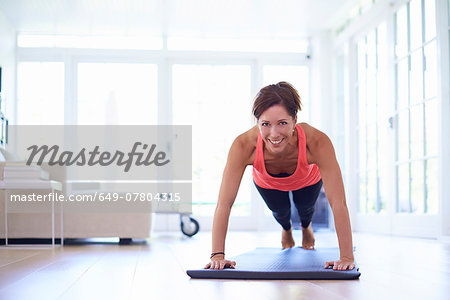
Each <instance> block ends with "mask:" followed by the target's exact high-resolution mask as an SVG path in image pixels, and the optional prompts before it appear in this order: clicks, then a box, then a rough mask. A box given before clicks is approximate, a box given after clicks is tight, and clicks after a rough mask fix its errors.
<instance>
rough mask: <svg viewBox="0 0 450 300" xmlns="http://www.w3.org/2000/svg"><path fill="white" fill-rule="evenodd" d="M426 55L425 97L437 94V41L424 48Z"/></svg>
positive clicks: (428, 97)
mask: <svg viewBox="0 0 450 300" xmlns="http://www.w3.org/2000/svg"><path fill="white" fill-rule="evenodd" d="M424 55H425V63H426V64H425V70H424V77H425V78H424V79H425V99H430V98H433V97H436V95H437V82H438V73H437V52H436V41H432V42H431V43H429V44H428V45H427V46H426V47H425V48H424Z"/></svg>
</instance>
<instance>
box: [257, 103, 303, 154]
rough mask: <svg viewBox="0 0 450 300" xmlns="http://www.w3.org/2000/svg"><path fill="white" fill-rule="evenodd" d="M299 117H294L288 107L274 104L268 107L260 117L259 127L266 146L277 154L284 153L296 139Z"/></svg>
mask: <svg viewBox="0 0 450 300" xmlns="http://www.w3.org/2000/svg"><path fill="white" fill-rule="evenodd" d="M296 123H297V117H295V118H294V119H292V117H291V116H290V115H289V114H288V112H287V110H286V108H284V106H282V105H274V106H271V107H269V108H268V109H266V110H265V111H264V112H263V113H262V114H261V116H260V117H259V119H258V127H259V131H260V132H261V136H262V139H263V141H264V142H265V146H266V148H267V149H268V150H269V151H270V152H273V153H275V154H279V153H283V152H284V151H285V150H286V147H287V146H288V145H289V144H290V142H291V141H292V139H294V133H295V131H294V132H293V130H294V128H295V124H296Z"/></svg>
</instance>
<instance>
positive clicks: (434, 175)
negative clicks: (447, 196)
mask: <svg viewBox="0 0 450 300" xmlns="http://www.w3.org/2000/svg"><path fill="white" fill-rule="evenodd" d="M426 166H427V167H426V168H427V170H426V176H427V178H426V188H427V195H426V197H427V202H426V203H427V211H426V212H427V213H430V214H437V213H438V212H439V199H438V195H439V193H438V176H439V174H438V171H439V170H438V164H437V158H432V159H429V160H427V161H426Z"/></svg>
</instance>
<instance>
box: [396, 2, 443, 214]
mask: <svg viewBox="0 0 450 300" xmlns="http://www.w3.org/2000/svg"><path fill="white" fill-rule="evenodd" d="M395 29H396V30H395V37H396V39H395V55H396V61H395V69H396V91H397V93H396V121H397V123H396V125H397V151H396V172H397V173H396V177H397V205H396V207H397V212H400V213H425V214H436V213H437V212H438V190H437V189H438V186H437V185H438V167H437V155H438V152H437V150H438V148H439V140H438V134H439V130H438V124H437V120H438V104H439V103H438V99H437V86H436V83H437V81H438V77H437V74H438V73H437V52H436V19H435V1H434V0H424V1H422V0H412V1H411V2H410V3H408V4H406V5H404V6H403V7H402V8H401V9H399V10H398V11H397V13H396V14H395Z"/></svg>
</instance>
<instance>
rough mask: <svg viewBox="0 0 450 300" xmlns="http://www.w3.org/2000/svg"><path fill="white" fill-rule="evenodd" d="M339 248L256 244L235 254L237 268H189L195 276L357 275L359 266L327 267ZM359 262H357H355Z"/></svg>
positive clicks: (338, 276)
mask: <svg viewBox="0 0 450 300" xmlns="http://www.w3.org/2000/svg"><path fill="white" fill-rule="evenodd" d="M338 258H339V248H317V249H315V250H305V249H303V248H301V247H295V248H288V249H285V250H281V249H279V248H256V249H255V250H253V251H250V252H247V253H244V254H241V255H238V256H235V257H233V258H230V260H234V261H236V267H235V269H232V268H225V269H221V270H216V269H213V270H211V269H201V270H188V271H187V274H188V275H189V276H190V277H191V278H202V279H270V280H286V279H310V280H312V279H333V280H335V279H357V278H359V276H360V275H361V273H360V272H359V268H358V267H357V266H355V268H354V269H353V270H345V271H338V270H333V269H332V268H331V267H329V268H328V269H325V262H326V261H331V260H337V259H338ZM355 265H356V264H355Z"/></svg>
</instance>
